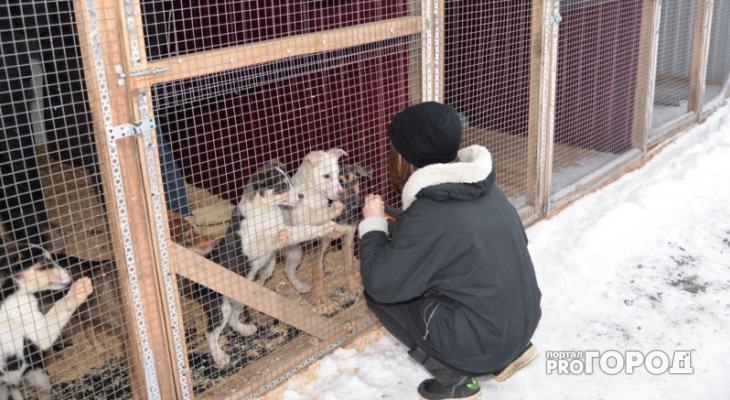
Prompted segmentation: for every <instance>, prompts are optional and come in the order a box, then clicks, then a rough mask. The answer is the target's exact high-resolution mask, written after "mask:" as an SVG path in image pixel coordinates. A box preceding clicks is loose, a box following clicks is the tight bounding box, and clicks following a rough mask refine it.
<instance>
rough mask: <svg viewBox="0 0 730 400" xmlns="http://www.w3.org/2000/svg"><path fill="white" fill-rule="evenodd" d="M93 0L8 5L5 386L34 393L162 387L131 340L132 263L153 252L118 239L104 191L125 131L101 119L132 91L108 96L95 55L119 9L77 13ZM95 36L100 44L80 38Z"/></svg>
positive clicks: (0, 94) (1, 26)
mask: <svg viewBox="0 0 730 400" xmlns="http://www.w3.org/2000/svg"><path fill="white" fill-rule="evenodd" d="M83 4H84V3H82V2H76V3H74V2H72V1H24V2H16V3H15V4H3V5H2V6H0V35H1V36H2V53H1V54H0V60H1V65H0V106H1V107H2V112H1V113H0V115H1V117H0V118H1V120H2V126H1V127H0V132H2V137H0V168H1V169H2V174H1V177H2V178H1V179H2V185H1V186H0V217H1V219H2V228H3V229H2V231H3V237H2V245H1V246H0V256H1V257H2V269H1V271H0V274H2V279H3V281H4V283H3V294H2V305H0V332H2V336H1V338H0V340H2V349H3V350H2V352H3V354H2V355H1V356H0V364H2V365H1V366H0V369H2V370H3V375H2V378H0V392H4V393H8V392H9V393H11V395H13V396H20V397H23V398H26V397H29V398H30V397H33V396H34V395H35V396H38V397H40V398H48V396H50V397H52V398H63V399H65V398H77V399H81V398H130V397H133V396H136V397H147V396H149V395H151V394H153V393H154V390H153V389H154V382H152V384H151V385H150V386H148V385H147V383H148V382H147V381H146V380H145V376H144V374H143V373H142V369H139V370H137V372H135V373H132V372H131V368H132V365H136V366H140V367H141V363H142V361H141V360H142V357H141V354H140V349H139V348H138V347H137V346H138V344H135V345H134V346H130V345H129V339H130V338H135V337H137V338H139V337H138V336H136V334H137V331H136V329H137V325H136V324H135V322H134V321H135V315H134V311H135V308H134V305H135V304H138V303H139V302H141V301H143V300H144V298H145V296H146V293H144V292H142V293H139V292H137V293H133V290H132V289H130V285H129V281H128V280H127V279H128V278H129V271H127V270H126V265H128V264H130V263H131V262H133V261H137V262H139V263H145V262H146V261H148V260H146V259H147V258H149V257H150V256H151V254H145V253H144V252H138V253H137V254H132V253H131V247H130V246H128V244H127V243H122V242H121V241H120V242H118V243H114V242H112V240H111V237H112V235H113V234H114V233H113V232H112V231H111V229H112V228H111V226H110V217H111V216H112V215H115V213H116V211H117V209H116V207H114V205H113V203H111V202H110V199H111V198H119V194H120V193H114V192H115V191H114V190H107V191H105V190H104V187H103V186H102V180H103V179H102V172H103V171H111V170H112V169H114V166H113V165H111V164H109V162H108V160H109V158H108V157H107V156H106V153H105V151H106V150H103V152H97V149H106V145H107V142H106V138H107V135H108V134H109V133H112V132H117V131H116V130H114V129H109V128H110V127H109V126H108V124H104V123H102V117H101V116H102V115H103V116H104V117H103V118H104V119H105V120H107V122H110V123H111V122H112V117H111V112H112V109H117V108H120V107H126V106H125V103H126V100H125V99H124V98H119V97H111V96H108V95H107V96H106V97H104V98H101V97H99V93H101V92H102V90H100V89H99V88H94V87H93V85H96V81H94V80H93V79H91V77H92V76H93V75H94V74H95V69H96V70H97V72H98V68H101V69H103V68H104V64H103V63H94V62H92V61H91V60H92V59H93V54H94V53H95V52H96V53H97V54H101V53H100V52H98V50H99V49H101V48H102V47H105V46H107V45H108V44H109V39H108V38H109V37H110V32H108V31H104V26H103V24H101V23H100V20H101V19H102V18H105V17H107V16H108V17H113V16H114V12H115V10H114V8H113V7H111V8H109V6H106V5H105V6H103V7H99V8H95V11H94V12H93V13H91V14H88V15H87V14H85V13H84V12H82V11H81V10H78V9H76V7H79V6H83ZM90 4H91V7H94V4H93V2H91V3H90ZM75 6H76V7H75ZM89 16H93V17H94V18H93V19H90V18H89ZM90 31H95V32H96V34H95V35H94V38H95V40H96V44H94V43H93V41H88V40H82V38H81V37H80V35H85V34H87V33H89V32H90ZM92 47H93V48H92ZM85 67H86V68H85ZM104 85H105V83H104ZM102 108H103V109H102ZM97 116H98V118H97ZM105 128H106V129H107V130H106V132H105ZM115 173H116V174H118V175H119V176H120V178H119V179H121V176H123V175H124V174H125V172H124V171H121V170H118V169H117V170H116V171H115ZM112 187H113V185H111V184H110V185H108V186H106V188H108V189H111V188H112ZM140 190H141V189H140ZM124 194H126V195H127V198H133V197H135V196H136V197H140V196H142V195H143V193H129V192H127V193H124ZM110 206H111V207H112V209H108V207H110ZM123 229H126V231H127V232H129V229H130V225H126V227H124V228H123ZM130 234H131V232H130ZM123 247H126V248H127V250H128V251H127V253H126V262H125V257H124V255H122V254H124V253H123V252H122V249H123ZM120 255H121V256H120ZM135 256H136V257H135ZM120 257H121V258H120ZM120 260H121V263H118V261H120ZM132 303H134V304H132ZM138 316H139V315H138ZM55 318H58V320H59V321H61V322H62V323H61V324H60V326H57V324H55V323H52V322H51V321H52V320H53V319H55ZM54 326H55V327H54ZM130 329H132V330H133V331H130ZM44 337H47V338H48V340H44V339H43V338H44ZM35 338H39V339H35ZM142 344H143V343H142ZM13 357H17V358H16V360H17V361H18V363H16V365H14V366H13V365H9V361H12V360H13ZM132 359H134V360H137V361H135V363H136V364H132V363H130V360H132ZM148 360H149V361H150V362H152V361H153V360H152V359H148ZM18 365H20V366H19V367H18ZM11 370H16V371H15V372H12V371H11ZM152 371H153V372H154V370H152ZM22 374H24V375H23V376H22V377H21V376H20V375H22ZM148 388H149V389H150V390H151V391H148V390H147V389H148Z"/></svg>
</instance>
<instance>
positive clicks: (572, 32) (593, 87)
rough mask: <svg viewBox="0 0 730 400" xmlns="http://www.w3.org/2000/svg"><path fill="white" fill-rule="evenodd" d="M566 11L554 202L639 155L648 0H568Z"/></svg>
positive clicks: (561, 48) (561, 46)
mask: <svg viewBox="0 0 730 400" xmlns="http://www.w3.org/2000/svg"><path fill="white" fill-rule="evenodd" d="M560 14H561V15H562V22H561V23H560V25H559V30H560V33H559V38H558V52H557V64H558V65H557V76H556V104H555V128H554V133H553V142H552V146H553V149H552V154H553V156H552V165H551V168H552V171H551V176H550V180H551V186H550V188H551V189H550V193H551V195H550V199H549V203H550V204H549V207H554V206H555V205H557V204H559V203H563V202H566V201H569V200H571V199H572V198H575V197H576V196H577V195H578V194H579V193H581V192H582V191H584V190H586V188H587V187H590V186H591V185H595V184H596V182H597V181H601V180H602V179H606V178H607V177H608V176H610V175H611V174H613V173H616V172H618V171H619V169H620V167H621V166H622V165H624V164H625V163H626V161H627V159H629V158H631V157H635V156H636V155H637V153H639V151H638V150H637V149H636V147H637V146H638V143H637V142H638V141H637V140H636V139H635V138H634V125H633V119H634V112H635V98H634V97H635V92H636V87H637V74H638V68H639V61H640V58H639V54H640V47H641V43H640V42H641V41H640V36H641V23H642V1H641V0H634V1H621V2H618V1H562V2H560ZM641 61H642V62H646V61H647V60H646V59H644V60H641ZM642 132H643V131H642Z"/></svg>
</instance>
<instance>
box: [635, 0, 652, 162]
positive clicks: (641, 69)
mask: <svg viewBox="0 0 730 400" xmlns="http://www.w3.org/2000/svg"><path fill="white" fill-rule="evenodd" d="M658 22H659V7H658V0H644V2H643V4H642V10H641V33H640V37H639V58H638V60H639V61H638V63H639V65H638V69H637V72H636V92H635V94H634V120H633V125H632V128H631V145H632V146H633V147H635V148H637V149H641V150H642V151H643V150H646V145H647V134H648V132H649V129H650V127H651V114H652V110H653V107H654V104H653V103H654V99H653V96H652V93H653V89H654V85H655V80H654V79H652V77H653V76H654V75H655V71H656V54H657V43H658V42H657V41H658V38H659V36H658V35H659V31H658V25H659V24H658Z"/></svg>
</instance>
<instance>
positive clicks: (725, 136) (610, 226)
mask: <svg viewBox="0 0 730 400" xmlns="http://www.w3.org/2000/svg"><path fill="white" fill-rule="evenodd" d="M527 233H528V236H529V239H530V252H531V254H532V257H533V260H534V263H535V266H536V269H537V274H538V281H539V283H540V286H541V288H542V291H543V319H542V321H541V324H540V326H539V328H538V331H537V333H536V335H535V337H534V342H535V343H536V344H537V346H538V348H539V350H540V351H541V353H542V355H541V357H540V358H538V360H537V361H536V362H535V363H533V364H532V365H531V366H530V367H528V368H527V369H526V370H524V371H521V372H520V373H518V374H517V375H515V376H514V377H513V378H511V379H510V380H508V381H507V382H505V383H502V384H497V383H495V382H492V381H489V380H486V379H482V380H480V382H481V383H482V388H483V395H482V398H483V399H642V400H645V399H682V400H686V399H730V378H729V377H730V340H729V338H730V332H729V331H730V329H729V328H730V106H728V105H725V106H724V107H723V108H721V109H720V110H719V111H718V112H717V113H715V115H713V116H711V117H710V118H709V119H708V120H707V121H706V122H705V123H704V124H702V125H700V126H698V127H695V128H693V129H692V130H691V131H690V132H688V133H685V134H683V135H682V136H681V137H679V138H678V139H677V140H676V142H675V143H673V144H671V145H669V146H668V147H667V148H666V149H664V150H663V151H662V152H661V153H660V154H659V155H657V156H656V157H655V158H654V159H653V160H651V161H650V162H649V163H648V164H647V165H646V166H644V167H643V168H641V169H639V170H636V171H634V172H632V173H629V174H626V175H625V176H623V177H622V178H621V179H619V180H618V181H617V182H615V183H613V184H611V185H609V186H608V187H605V188H603V189H601V190H600V191H598V192H596V193H593V194H591V195H589V196H586V197H584V198H583V199H581V200H579V201H577V202H576V203H575V204H574V205H572V206H570V207H569V208H568V209H566V210H565V211H563V212H562V213H560V214H559V215H558V216H556V217H554V218H552V219H550V220H546V221H542V222H539V223H537V224H535V225H534V226H532V227H531V228H529V229H528V231H527ZM657 349H658V350H663V351H666V352H673V351H675V350H691V351H692V366H693V367H694V374H692V375H668V374H664V375H651V374H649V373H648V372H647V371H646V370H645V369H644V368H643V367H642V368H639V369H637V371H636V372H635V373H634V374H632V375H628V374H625V373H619V374H617V375H607V374H604V373H602V372H600V370H598V371H597V372H594V373H593V374H592V375H577V376H567V375H561V376H558V375H554V374H553V375H548V374H546V371H545V369H546V368H545V367H546V358H545V354H544V352H545V351H548V350H549V351H560V350H574V351H586V350H599V351H601V352H603V351H607V350H618V351H621V352H623V351H626V350H640V351H642V352H644V353H647V352H649V351H652V350H657ZM596 370H597V367H596ZM313 371H314V376H315V378H314V379H313V380H312V379H308V380H302V379H297V378H295V379H294V380H292V381H290V382H288V383H285V384H284V385H285V387H284V389H285V391H284V392H283V398H284V399H286V400H298V399H312V398H316V399H323V400H339V399H363V400H372V399H416V398H418V397H417V395H416V393H415V388H416V386H417V385H418V383H419V382H420V381H421V380H423V379H425V378H426V377H427V376H428V375H427V373H426V372H425V371H424V370H423V369H422V368H420V367H419V366H418V365H416V364H415V363H414V362H412V361H410V360H409V359H408V357H407V355H406V353H405V348H403V347H402V346H401V345H400V344H398V343H397V342H396V341H395V340H394V339H393V338H392V337H390V336H388V335H386V336H385V337H383V338H382V339H381V340H380V341H378V342H377V343H375V344H372V345H370V346H367V347H366V348H365V349H364V350H363V351H362V352H358V351H356V350H354V349H338V350H336V351H335V352H334V353H332V354H330V355H329V356H327V357H325V358H324V359H322V360H321V361H320V362H318V364H315V365H314V366H313Z"/></svg>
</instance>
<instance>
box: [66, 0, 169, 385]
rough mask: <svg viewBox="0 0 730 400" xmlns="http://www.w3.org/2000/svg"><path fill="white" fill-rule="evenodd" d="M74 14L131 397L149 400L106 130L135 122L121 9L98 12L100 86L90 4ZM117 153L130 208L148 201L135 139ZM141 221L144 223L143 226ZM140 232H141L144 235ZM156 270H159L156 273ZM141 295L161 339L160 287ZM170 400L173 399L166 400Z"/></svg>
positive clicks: (138, 235)
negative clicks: (124, 73) (105, 99)
mask: <svg viewBox="0 0 730 400" xmlns="http://www.w3.org/2000/svg"><path fill="white" fill-rule="evenodd" d="M73 5H74V12H75V14H76V18H75V20H76V25H77V31H78V36H79V44H80V49H81V54H82V65H83V66H84V72H85V74H84V75H85V80H86V88H87V91H88V94H89V109H90V111H91V115H92V123H93V127H94V136H95V141H96V146H97V152H98V157H99V168H100V172H101V179H102V185H103V187H104V199H105V207H106V210H107V211H108V213H107V218H108V223H109V231H110V232H111V236H112V246H113V247H114V261H115V265H116V267H117V271H118V276H119V282H118V285H119V293H120V297H121V300H122V301H121V304H122V307H124V312H123V315H124V318H125V320H124V324H123V325H124V331H125V335H124V338H123V340H124V347H125V350H126V351H125V354H126V355H127V363H128V365H129V373H130V384H131V392H132V395H133V396H134V397H135V398H146V397H147V384H146V382H145V374H144V363H143V354H142V348H141V346H140V345H139V343H140V342H141V339H140V336H139V332H138V329H137V321H136V319H135V311H134V308H133V295H132V293H131V289H130V280H129V274H128V269H127V262H126V258H125V254H124V249H123V247H122V240H121V237H122V230H121V226H120V223H119V215H118V214H117V197H116V192H115V190H114V183H113V176H112V172H111V170H110V168H111V162H110V159H109V153H108V148H107V141H106V134H105V128H108V127H109V126H107V125H105V124H109V125H111V126H116V125H120V124H124V123H127V122H128V121H129V119H130V115H129V113H128V107H127V97H126V92H125V90H124V88H122V87H120V86H118V85H117V84H116V77H115V76H114V73H113V72H112V71H113V67H112V66H115V65H121V64H122V60H121V55H122V52H121V49H120V48H119V47H118V45H119V38H118V32H119V31H118V30H117V29H116V28H115V26H116V24H117V22H118V20H117V16H118V14H117V10H116V8H115V7H100V8H98V9H97V10H96V13H95V14H94V16H95V17H96V19H97V24H98V31H99V41H100V43H101V47H102V51H103V59H104V67H105V72H107V76H106V79H107V82H99V79H100V77H99V76H97V75H96V72H95V71H96V69H95V65H96V63H95V62H94V55H93V44H92V41H91V40H90V36H89V29H88V24H89V23H90V21H89V19H88V17H87V16H88V15H89V14H88V13H87V12H88V10H87V2H86V1H84V0H74V2H73ZM100 83H103V84H106V86H107V88H108V91H109V93H108V95H109V101H110V108H111V113H112V116H111V120H110V121H107V122H106V123H105V120H104V113H103V111H102V103H101V93H100V91H99V84H100ZM117 151H118V154H119V157H120V164H121V166H122V171H123V174H124V179H123V183H124V185H125V200H126V202H127V204H134V202H143V201H144V199H141V198H139V194H140V193H139V191H138V186H137V183H136V182H135V178H139V177H140V171H139V166H138V165H137V164H136V158H137V153H136V148H135V146H134V145H133V144H132V143H130V142H129V140H121V141H119V142H118V143H117ZM137 209H138V208H137V207H129V209H128V212H129V222H130V228H131V229H132V230H133V232H135V235H133V240H134V242H133V246H138V245H143V244H144V242H145V240H146V239H147V235H146V230H145V229H144V225H145V224H144V220H145V219H146V217H144V216H143V215H139V214H138V213H137V212H136V210H137ZM140 222H141V223H142V224H141V226H140ZM138 230H139V232H138ZM135 249H136V250H137V251H136V252H135V260H136V261H138V262H139V263H138V264H137V271H138V272H141V273H143V272H144V271H145V269H150V268H145V267H144V266H145V261H146V260H144V258H143V254H142V253H140V250H142V249H141V248H139V249H137V248H136V247H135ZM151 269H154V268H151ZM140 292H141V294H142V300H143V302H145V304H144V311H145V317H146V318H145V325H146V327H147V333H148V337H150V338H154V337H155V336H156V335H158V332H157V329H158V325H159V316H158V315H157V313H156V312H155V310H156V309H157V308H158V303H157V299H156V294H155V293H156V292H157V290H156V288H155V287H150V286H149V285H148V284H147V281H146V280H144V278H143V277H142V276H140ZM152 352H153V356H154V358H155V361H156V362H157V363H158V366H159V367H160V368H159V369H158V377H163V378H164V376H165V375H167V374H168V373H169V370H167V362H166V361H167V357H168V355H167V349H166V348H160V347H159V346H156V344H155V343H153V344H152ZM160 389H161V395H162V396H163V397H166V396H174V392H170V391H169V390H166V389H165V388H163V387H161V388H160ZM166 398H169V397H166Z"/></svg>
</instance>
